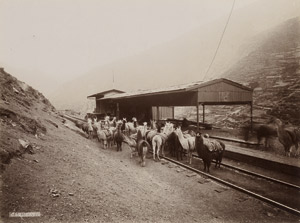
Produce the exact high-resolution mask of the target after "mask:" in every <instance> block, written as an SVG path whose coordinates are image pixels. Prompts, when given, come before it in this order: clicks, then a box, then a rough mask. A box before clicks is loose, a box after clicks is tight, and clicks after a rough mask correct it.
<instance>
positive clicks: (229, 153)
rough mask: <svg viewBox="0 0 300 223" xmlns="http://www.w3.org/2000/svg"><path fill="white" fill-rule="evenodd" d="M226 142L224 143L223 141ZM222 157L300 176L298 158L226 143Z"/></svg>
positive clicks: (299, 161)
mask: <svg viewBox="0 0 300 223" xmlns="http://www.w3.org/2000/svg"><path fill="white" fill-rule="evenodd" d="M225 144H226V143H225ZM224 157H226V158H230V159H234V160H238V161H241V162H244V163H247V164H251V165H254V166H259V167H262V168H266V169H271V170H276V171H278V172H282V173H285V174H289V175H293V176H298V177H300V159H299V158H295V157H285V156H280V155H276V154H272V153H269V152H266V151H260V150H256V149H248V148H242V147H238V146H234V145H230V144H226V150H225V153H224Z"/></svg>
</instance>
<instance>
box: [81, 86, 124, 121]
mask: <svg viewBox="0 0 300 223" xmlns="http://www.w3.org/2000/svg"><path fill="white" fill-rule="evenodd" d="M120 93H124V91H121V90H117V89H111V90H107V91H102V92H100V93H96V94H92V95H89V96H87V98H95V101H96V107H95V110H94V112H93V113H92V115H96V116H97V117H99V118H102V117H103V116H105V115H106V114H115V113H114V112H115V111H116V104H115V103H112V102H110V101H100V100H99V99H101V98H104V97H110V96H113V95H116V94H120Z"/></svg>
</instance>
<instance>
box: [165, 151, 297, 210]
mask: <svg viewBox="0 0 300 223" xmlns="http://www.w3.org/2000/svg"><path fill="white" fill-rule="evenodd" d="M161 157H162V158H164V159H165V160H168V161H170V162H172V163H175V164H177V165H179V166H182V167H184V168H186V169H189V170H191V171H193V172H195V173H198V174H201V175H204V176H206V177H208V178H211V179H213V180H215V181H217V182H220V183H222V184H224V185H226V186H229V187H231V188H233V189H235V190H238V191H240V192H243V193H245V194H247V195H250V196H252V197H255V198H257V199H259V200H261V201H263V202H266V203H269V204H271V205H273V206H275V207H278V208H280V209H282V210H285V211H287V212H289V213H292V214H295V215H297V216H300V211H298V210H296V209H294V208H291V207H289V206H286V205H284V204H281V203H279V202H277V201H274V200H272V199H269V198H266V197H264V196H261V195H259V194H256V193H254V192H252V191H249V190H247V189H245V188H242V187H239V186H237V185H234V184H232V183H230V182H228V181H225V180H222V179H220V178H218V177H215V176H213V175H210V174H208V173H205V172H203V171H200V170H197V169H195V168H193V167H190V166H188V165H185V164H183V163H180V162H178V161H176V160H173V159H170V158H168V157H165V156H161Z"/></svg>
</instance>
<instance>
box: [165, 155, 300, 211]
mask: <svg viewBox="0 0 300 223" xmlns="http://www.w3.org/2000/svg"><path fill="white" fill-rule="evenodd" d="M194 157H195V158H196V160H198V162H197V164H194V165H187V164H185V163H183V162H179V161H176V160H174V159H172V158H170V157H167V156H164V157H162V158H164V159H165V160H168V161H169V162H172V163H174V164H176V165H179V166H181V167H184V168H186V169H188V170H191V171H193V172H195V173H197V174H200V175H203V176H205V177H207V178H210V179H212V180H214V181H217V182H219V183H222V184H223V185H225V186H228V187H231V188H233V189H235V190H238V191H240V192H242V193H245V194H247V195H249V196H251V197H254V198H257V199H259V200H261V201H263V202H266V203H268V204H271V205H273V206H275V207H277V208H280V209H282V210H285V211H287V212H289V213H292V214H295V215H297V216H300V211H299V207H300V202H299V201H298V202H297V200H298V197H297V196H298V195H299V192H300V187H299V186H298V185H294V184H290V183H287V182H284V181H281V180H277V179H274V178H271V177H268V176H264V175H261V174H257V173H254V172H252V171H248V170H245V169H241V168H238V167H234V166H232V165H228V164H222V166H223V167H225V168H222V169H221V170H217V171H214V175H212V174H209V173H206V172H203V171H201V170H199V169H200V168H199V167H200V166H201V168H202V164H201V165H199V163H200V159H199V158H198V157H197V156H194ZM196 160H195V159H194V160H193V161H196ZM184 162H185V160H184ZM194 163H195V162H194ZM201 163H202V162H201ZM212 169H213V168H211V170H212ZM225 169H226V170H225ZM224 170H225V171H226V172H227V173H226V174H224V172H225V171H224ZM232 170H234V171H232ZM218 172H219V173H218ZM228 172H231V173H229V175H228ZM240 174H242V176H241V175H240ZM222 175H226V177H222ZM228 178H229V179H228ZM230 178H233V179H231V180H230ZM237 178H240V181H244V183H241V182H239V181H238V180H237ZM246 179H247V180H246ZM254 181H258V183H257V182H254ZM253 182H254V184H255V186H250V184H252V183H253ZM266 185H268V186H266ZM268 188H271V191H268ZM272 188H273V190H272ZM277 191H278V193H279V194H278V195H276V192H277ZM280 192H281V193H280ZM282 193H283V194H286V196H287V197H286V198H282V199H281V198H278V197H281V194H282ZM274 194H275V195H274ZM290 196H292V198H293V199H292V198H291V197H290ZM291 199H292V200H291Z"/></svg>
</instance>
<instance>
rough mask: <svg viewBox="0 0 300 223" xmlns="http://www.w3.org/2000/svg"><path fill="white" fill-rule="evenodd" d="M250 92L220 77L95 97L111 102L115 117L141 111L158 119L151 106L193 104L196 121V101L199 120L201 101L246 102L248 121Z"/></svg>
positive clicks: (149, 117)
mask: <svg viewBox="0 0 300 223" xmlns="http://www.w3.org/2000/svg"><path fill="white" fill-rule="evenodd" d="M252 94H253V90H252V89H251V88H248V87H246V86H244V85H242V84H239V83H237V82H234V81H231V80H228V79H225V78H220V79H215V80H211V81H206V82H203V81H202V82H195V83H189V84H184V85H177V86H172V87H166V88H160V89H154V90H142V91H137V92H128V93H120V94H114V95H111V96H105V97H103V98H99V99H97V100H99V101H101V102H103V103H104V102H106V103H113V104H115V105H116V106H115V108H116V112H115V114H116V115H117V117H121V116H122V117H123V116H125V117H126V116H131V117H133V116H135V117H138V115H141V116H143V117H142V118H143V119H146V120H149V119H151V118H152V119H159V117H152V110H153V107H156V108H157V111H159V108H160V107H174V106H196V108H197V123H199V106H200V105H201V106H202V107H203V122H205V105H237V104H248V105H250V107H251V123H252ZM156 114H160V112H156ZM198 127H199V125H198Z"/></svg>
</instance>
